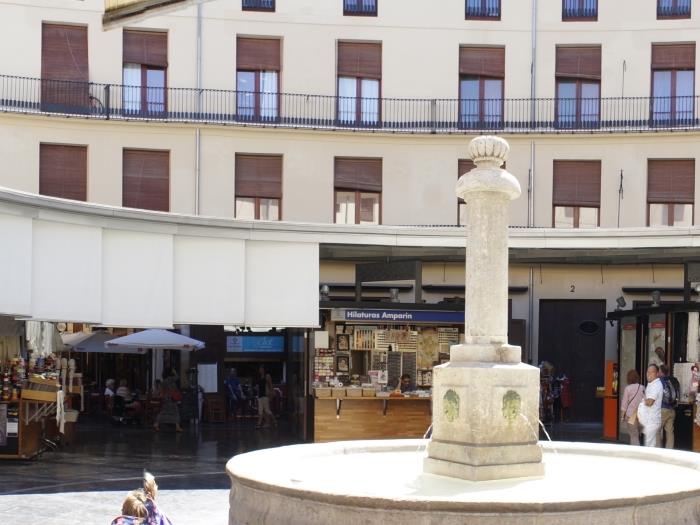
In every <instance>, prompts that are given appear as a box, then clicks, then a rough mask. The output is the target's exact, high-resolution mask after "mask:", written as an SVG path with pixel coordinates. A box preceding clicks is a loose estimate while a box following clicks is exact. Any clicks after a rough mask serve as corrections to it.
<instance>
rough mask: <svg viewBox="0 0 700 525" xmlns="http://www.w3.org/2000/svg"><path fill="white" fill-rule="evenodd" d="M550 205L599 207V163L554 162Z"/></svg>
mask: <svg viewBox="0 0 700 525" xmlns="http://www.w3.org/2000/svg"><path fill="white" fill-rule="evenodd" d="M552 204H553V205H554V206H584V207H591V208H598V207H600V161H599V160H555V161H554V192H553V197H552Z"/></svg>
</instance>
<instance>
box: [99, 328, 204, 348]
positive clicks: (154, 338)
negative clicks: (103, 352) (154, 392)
mask: <svg viewBox="0 0 700 525" xmlns="http://www.w3.org/2000/svg"><path fill="white" fill-rule="evenodd" d="M104 345H105V348H107V349H108V350H107V351H115V350H112V349H117V348H118V349H130V348H131V349H134V348H138V349H142V350H145V349H148V348H164V349H165V348H167V349H169V350H199V349H201V348H204V343H203V342H202V341H197V340H196V339H192V338H191V337H185V336H184V335H180V334H176V333H175V332H169V331H168V330H160V329H151V330H143V331H142V332H136V333H134V334H131V335H125V336H124V337H117V338H116V339H112V340H111V341H106V342H105V344H104ZM117 351H121V350H117Z"/></svg>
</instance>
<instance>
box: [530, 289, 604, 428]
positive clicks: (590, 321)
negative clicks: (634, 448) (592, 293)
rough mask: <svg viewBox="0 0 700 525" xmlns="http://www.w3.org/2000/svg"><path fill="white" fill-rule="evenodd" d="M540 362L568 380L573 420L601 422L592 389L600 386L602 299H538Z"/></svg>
mask: <svg viewBox="0 0 700 525" xmlns="http://www.w3.org/2000/svg"><path fill="white" fill-rule="evenodd" d="M538 359H539V361H540V362H542V361H549V362H550V363H552V365H554V367H555V369H556V372H555V374H556V375H557V376H558V375H560V374H561V373H565V374H566V375H567V376H568V377H569V378H570V379H571V388H572V392H573V406H572V407H571V408H570V409H569V414H568V417H569V419H571V420H574V421H601V420H602V413H603V411H602V409H603V404H602V403H601V401H600V400H599V399H597V398H596V387H598V386H602V385H603V376H604V365H605V301H604V300H556V299H551V300H550V299H542V300H540V331H539V352H538Z"/></svg>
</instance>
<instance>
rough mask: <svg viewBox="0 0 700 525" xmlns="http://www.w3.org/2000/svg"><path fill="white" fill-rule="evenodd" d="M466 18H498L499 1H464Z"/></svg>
mask: <svg viewBox="0 0 700 525" xmlns="http://www.w3.org/2000/svg"><path fill="white" fill-rule="evenodd" d="M465 16H466V18H500V17H501V0H465Z"/></svg>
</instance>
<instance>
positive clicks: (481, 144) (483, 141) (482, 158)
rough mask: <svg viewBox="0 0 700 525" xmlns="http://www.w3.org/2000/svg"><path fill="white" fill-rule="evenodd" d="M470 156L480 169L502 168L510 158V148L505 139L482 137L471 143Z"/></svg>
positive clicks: (492, 136)
mask: <svg viewBox="0 0 700 525" xmlns="http://www.w3.org/2000/svg"><path fill="white" fill-rule="evenodd" d="M468 149H469V156H470V157H471V158H472V160H473V161H474V164H476V166H477V167H478V168H490V167H493V168H500V167H501V166H502V165H503V163H504V162H505V161H506V159H507V158H508V153H509V152H510V146H509V145H508V142H506V140H505V139H502V138H501V137H496V136H494V135H482V136H481V137H476V138H475V139H472V141H471V142H470V143H469V147H468Z"/></svg>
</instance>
